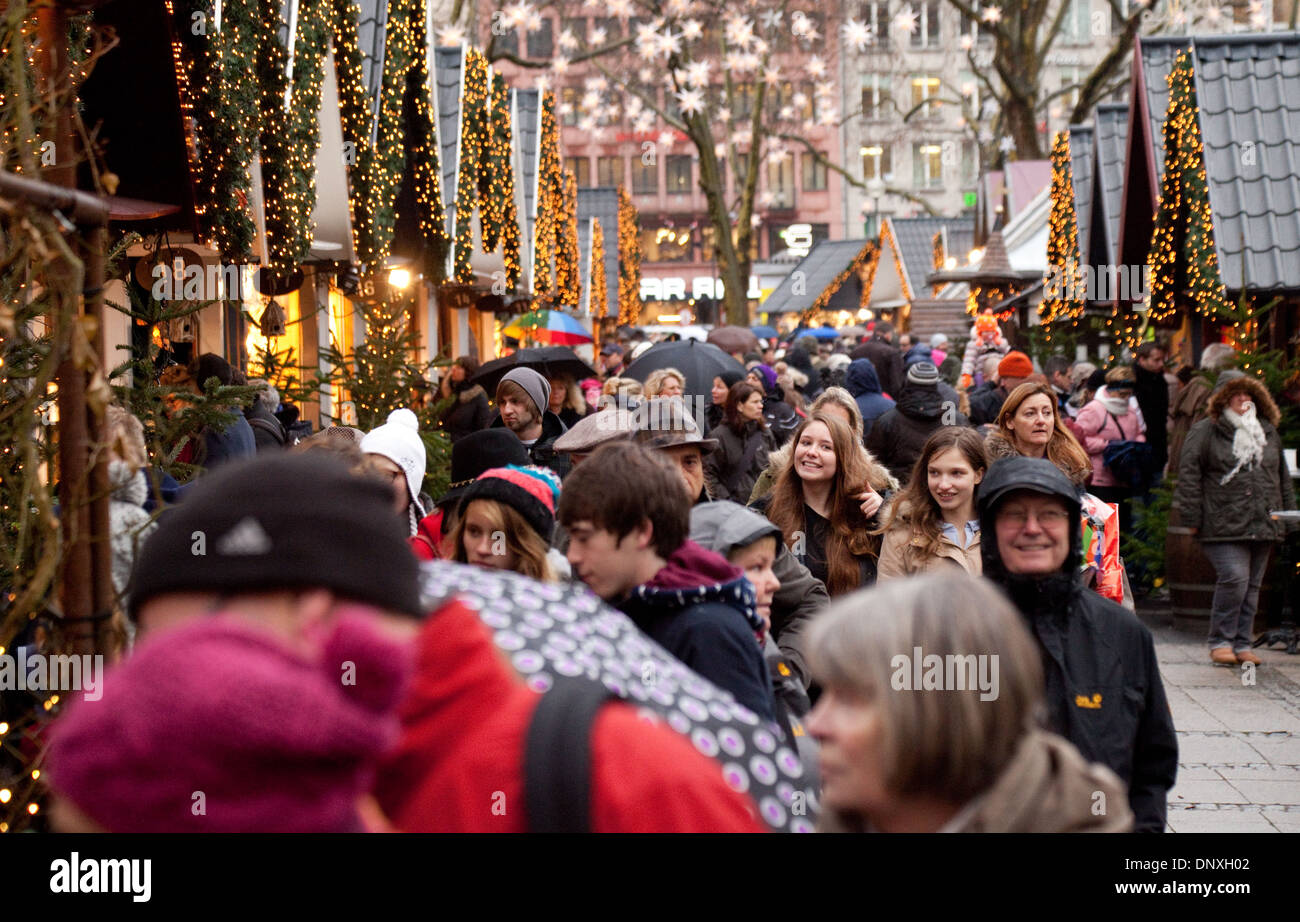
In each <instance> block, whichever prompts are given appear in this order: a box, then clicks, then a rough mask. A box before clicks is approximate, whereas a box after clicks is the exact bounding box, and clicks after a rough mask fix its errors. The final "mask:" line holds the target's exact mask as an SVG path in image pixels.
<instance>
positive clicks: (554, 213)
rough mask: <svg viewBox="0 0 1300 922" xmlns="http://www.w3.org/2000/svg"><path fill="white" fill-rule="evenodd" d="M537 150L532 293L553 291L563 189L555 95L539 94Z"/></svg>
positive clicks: (543, 293)
mask: <svg viewBox="0 0 1300 922" xmlns="http://www.w3.org/2000/svg"><path fill="white" fill-rule="evenodd" d="M540 131H541V138H540V149H539V153H538V158H537V203H536V205H537V220H536V221H535V222H534V225H533V294H535V295H538V296H549V295H550V294H551V293H552V292H553V291H554V285H555V283H554V281H553V279H552V272H553V268H554V263H555V257H556V244H557V240H556V237H557V232H558V230H559V224H560V209H561V207H562V202H561V199H562V197H563V195H564V189H563V186H562V185H561V183H562V179H561V177H560V147H559V129H558V126H557V125H556V122H555V94H554V93H552V92H551V91H550V90H546V91H545V92H544V93H542V117H541V126H540Z"/></svg>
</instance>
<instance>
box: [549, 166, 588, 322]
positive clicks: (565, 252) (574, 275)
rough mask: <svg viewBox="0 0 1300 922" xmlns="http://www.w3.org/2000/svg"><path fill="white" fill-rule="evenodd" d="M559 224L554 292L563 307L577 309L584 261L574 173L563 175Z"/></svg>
mask: <svg viewBox="0 0 1300 922" xmlns="http://www.w3.org/2000/svg"><path fill="white" fill-rule="evenodd" d="M561 182H562V184H563V185H562V190H563V191H562V194H561V198H560V223H559V227H557V228H556V232H557V239H556V242H555V246H556V249H555V291H556V299H557V300H558V302H559V303H560V304H561V305H563V306H564V307H570V308H577V306H578V304H579V303H580V302H581V301H582V271H581V258H580V257H579V255H578V180H577V178H576V177H575V176H574V175H573V171H572V170H565V171H564V174H563V179H562V180H561Z"/></svg>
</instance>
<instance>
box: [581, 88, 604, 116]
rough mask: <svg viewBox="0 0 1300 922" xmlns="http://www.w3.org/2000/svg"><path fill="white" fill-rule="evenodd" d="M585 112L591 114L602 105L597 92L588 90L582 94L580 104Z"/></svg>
mask: <svg viewBox="0 0 1300 922" xmlns="http://www.w3.org/2000/svg"><path fill="white" fill-rule="evenodd" d="M578 105H579V106H581V107H582V109H583V111H585V112H590V111H592V110H593V109H595V108H597V107H598V106H599V105H600V93H599V92H597V91H596V90H587V92H585V93H583V94H582V99H581V100H580V101H579V103H578Z"/></svg>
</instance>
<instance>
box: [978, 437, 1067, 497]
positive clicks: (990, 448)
mask: <svg viewBox="0 0 1300 922" xmlns="http://www.w3.org/2000/svg"><path fill="white" fill-rule="evenodd" d="M984 451H985V453H986V454H988V456H989V467H992V466H993V462H995V461H1000V460H1002V459H1003V458H1019V457H1020V452H1019V451H1017V450H1016V446H1015V444H1014V443H1013V442H1012V441H1011V440H1010V439H1009V438H1007V437H1006V436H1005V435H1003V434H1002V433H1001V432H999V431H998V430H996V429H995V430H993V431H992V432H990V433H989V434H988V435H986V436H985V437H984ZM1061 472H1062V473H1063V474H1065V476H1066V477H1069V478H1070V480H1071V481H1073V483H1074V484H1075V485H1076V486H1082V485H1083V484H1084V483H1086V482H1087V481H1088V475H1089V474H1091V473H1092V468H1090V467H1088V468H1080V469H1079V470H1077V471H1073V472H1071V471H1066V470H1062V471H1061Z"/></svg>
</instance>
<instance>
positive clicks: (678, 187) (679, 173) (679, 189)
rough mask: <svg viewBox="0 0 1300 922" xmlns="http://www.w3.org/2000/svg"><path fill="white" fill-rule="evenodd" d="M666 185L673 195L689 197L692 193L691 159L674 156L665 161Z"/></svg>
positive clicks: (683, 156)
mask: <svg viewBox="0 0 1300 922" xmlns="http://www.w3.org/2000/svg"><path fill="white" fill-rule="evenodd" d="M664 185H665V186H666V187H667V190H668V191H669V192H671V193H672V194H673V195H689V194H690V191H691V158H690V157H688V156H685V155H682V154H673V155H671V156H669V157H667V158H666V159H665V160H664Z"/></svg>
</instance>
